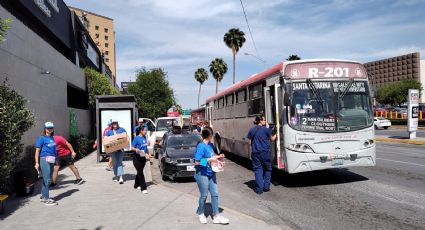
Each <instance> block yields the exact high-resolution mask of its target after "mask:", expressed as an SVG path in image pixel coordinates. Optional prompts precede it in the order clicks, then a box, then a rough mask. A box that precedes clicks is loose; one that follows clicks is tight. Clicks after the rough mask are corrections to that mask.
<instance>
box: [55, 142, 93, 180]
mask: <svg viewBox="0 0 425 230" xmlns="http://www.w3.org/2000/svg"><path fill="white" fill-rule="evenodd" d="M53 139H54V140H55V143H56V150H57V153H58V159H57V161H56V164H55V167H54V168H53V176H52V183H50V187H54V186H55V185H56V180H57V178H58V174H59V168H60V166H67V167H69V169H71V171H72V172H73V173H74V176H75V181H74V184H78V185H80V184H83V183H84V182H85V181H84V180H83V179H82V178H81V176H80V172H79V171H78V169H77V167H75V165H74V158H75V157H76V156H77V153H76V152H75V151H74V148H72V145H71V144H70V143H69V142H68V141H67V140H66V139H65V138H64V137H62V136H59V135H54V136H53Z"/></svg>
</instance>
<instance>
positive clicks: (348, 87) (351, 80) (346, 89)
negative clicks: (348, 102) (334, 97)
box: [338, 78, 354, 99]
mask: <svg viewBox="0 0 425 230" xmlns="http://www.w3.org/2000/svg"><path fill="white" fill-rule="evenodd" d="M353 83H354V79H352V78H351V79H350V81H349V82H348V84H347V87H345V89H344V92H342V94H340V95H339V99H342V98H344V96H345V94H347V92H348V90H349V89H350V88H351V85H353ZM339 91H340V88H339V87H338V92H339Z"/></svg>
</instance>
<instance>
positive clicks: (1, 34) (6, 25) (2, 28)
mask: <svg viewBox="0 0 425 230" xmlns="http://www.w3.org/2000/svg"><path fill="white" fill-rule="evenodd" d="M12 21H13V20H12V19H10V18H6V19H1V18H0V43H2V42H4V41H6V34H7V31H8V30H9V29H10V23H11V22H12Z"/></svg>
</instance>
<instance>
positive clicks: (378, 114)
mask: <svg viewBox="0 0 425 230" xmlns="http://www.w3.org/2000/svg"><path fill="white" fill-rule="evenodd" d="M375 117H384V118H387V119H395V120H397V119H401V120H403V119H407V113H406V112H392V111H391V112H385V111H376V112H375ZM419 120H425V116H423V113H422V111H419Z"/></svg>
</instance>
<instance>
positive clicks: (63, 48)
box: [0, 0, 103, 146]
mask: <svg viewBox="0 0 425 230" xmlns="http://www.w3.org/2000/svg"><path fill="white" fill-rule="evenodd" d="M0 18H11V19H12V20H13V22H12V23H11V25H10V26H11V29H10V30H8V31H7V36H6V39H7V40H6V41H5V42H3V43H1V44H0V81H1V82H3V81H4V80H5V79H6V78H7V79H8V83H9V84H10V85H11V87H13V88H14V89H15V90H17V91H18V92H19V93H20V94H21V95H23V96H24V97H25V98H26V99H27V100H28V104H27V106H28V107H29V108H30V109H31V110H32V111H33V113H34V116H35V125H34V126H33V127H32V128H31V129H30V130H29V131H28V132H26V133H25V135H24V136H23V139H22V142H23V144H24V145H25V146H33V145H34V141H35V139H36V137H37V136H39V135H40V134H41V131H42V130H43V125H44V122H46V121H52V122H53V123H54V124H55V133H57V134H60V135H63V136H64V137H69V126H70V117H71V116H72V115H71V114H75V115H76V120H77V125H78V130H79V133H80V134H83V135H89V134H90V132H91V130H92V124H91V123H90V121H91V119H90V111H89V108H88V93H87V83H86V77H85V75H84V73H83V71H82V69H81V68H84V67H86V66H89V67H92V68H94V69H96V70H98V71H99V72H101V71H102V65H103V64H102V61H101V56H100V51H99V49H97V46H96V45H95V43H94V41H92V40H91V38H90V36H88V32H87V31H86V30H85V29H84V27H83V26H82V23H81V22H80V21H79V19H78V18H77V17H75V15H74V14H72V13H71V11H70V10H69V9H68V7H67V5H66V4H65V3H64V2H63V1H62V0H55V1H52V0H44V1H28V0H14V1H8V0H0Z"/></svg>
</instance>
